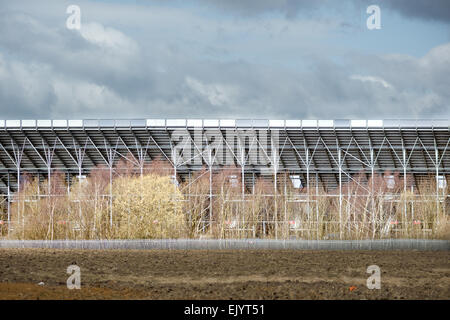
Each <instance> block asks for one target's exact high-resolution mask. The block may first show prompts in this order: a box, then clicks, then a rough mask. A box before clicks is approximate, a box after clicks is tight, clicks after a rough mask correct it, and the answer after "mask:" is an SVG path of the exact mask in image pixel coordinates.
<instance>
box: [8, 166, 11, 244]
mask: <svg viewBox="0 0 450 320" xmlns="http://www.w3.org/2000/svg"><path fill="white" fill-rule="evenodd" d="M10 227H11V182H10V177H9V171H8V236H9V229H10Z"/></svg>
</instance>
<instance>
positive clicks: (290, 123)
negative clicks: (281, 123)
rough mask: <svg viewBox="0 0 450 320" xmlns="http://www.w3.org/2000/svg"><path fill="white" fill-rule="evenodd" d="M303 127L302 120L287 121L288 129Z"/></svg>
mask: <svg viewBox="0 0 450 320" xmlns="http://www.w3.org/2000/svg"><path fill="white" fill-rule="evenodd" d="M301 125H302V122H301V120H286V127H291V128H292V127H299V128H300V126H301Z"/></svg>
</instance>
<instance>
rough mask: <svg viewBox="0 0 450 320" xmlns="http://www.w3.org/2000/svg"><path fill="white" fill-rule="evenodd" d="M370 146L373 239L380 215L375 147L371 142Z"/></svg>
mask: <svg viewBox="0 0 450 320" xmlns="http://www.w3.org/2000/svg"><path fill="white" fill-rule="evenodd" d="M369 147H370V174H371V183H370V197H371V203H372V223H373V227H372V239H373V238H375V232H376V225H377V220H379V218H380V217H378V213H377V212H376V210H375V193H374V179H375V174H374V173H375V170H374V166H375V164H374V158H373V148H372V143H369Z"/></svg>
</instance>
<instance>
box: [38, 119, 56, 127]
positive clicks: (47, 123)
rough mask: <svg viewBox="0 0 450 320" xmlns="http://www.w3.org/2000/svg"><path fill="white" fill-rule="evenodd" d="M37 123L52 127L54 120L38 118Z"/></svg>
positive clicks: (40, 125) (41, 125)
mask: <svg viewBox="0 0 450 320" xmlns="http://www.w3.org/2000/svg"><path fill="white" fill-rule="evenodd" d="M37 125H38V127H51V126H52V120H38V121H37Z"/></svg>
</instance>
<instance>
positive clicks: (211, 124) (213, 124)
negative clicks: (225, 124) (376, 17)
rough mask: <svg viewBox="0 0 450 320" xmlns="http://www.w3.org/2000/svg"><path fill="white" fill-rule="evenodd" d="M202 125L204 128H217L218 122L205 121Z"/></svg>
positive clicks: (213, 120) (212, 120)
mask: <svg viewBox="0 0 450 320" xmlns="http://www.w3.org/2000/svg"><path fill="white" fill-rule="evenodd" d="M203 125H204V126H205V127H218V126H219V120H215V119H205V120H203Z"/></svg>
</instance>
